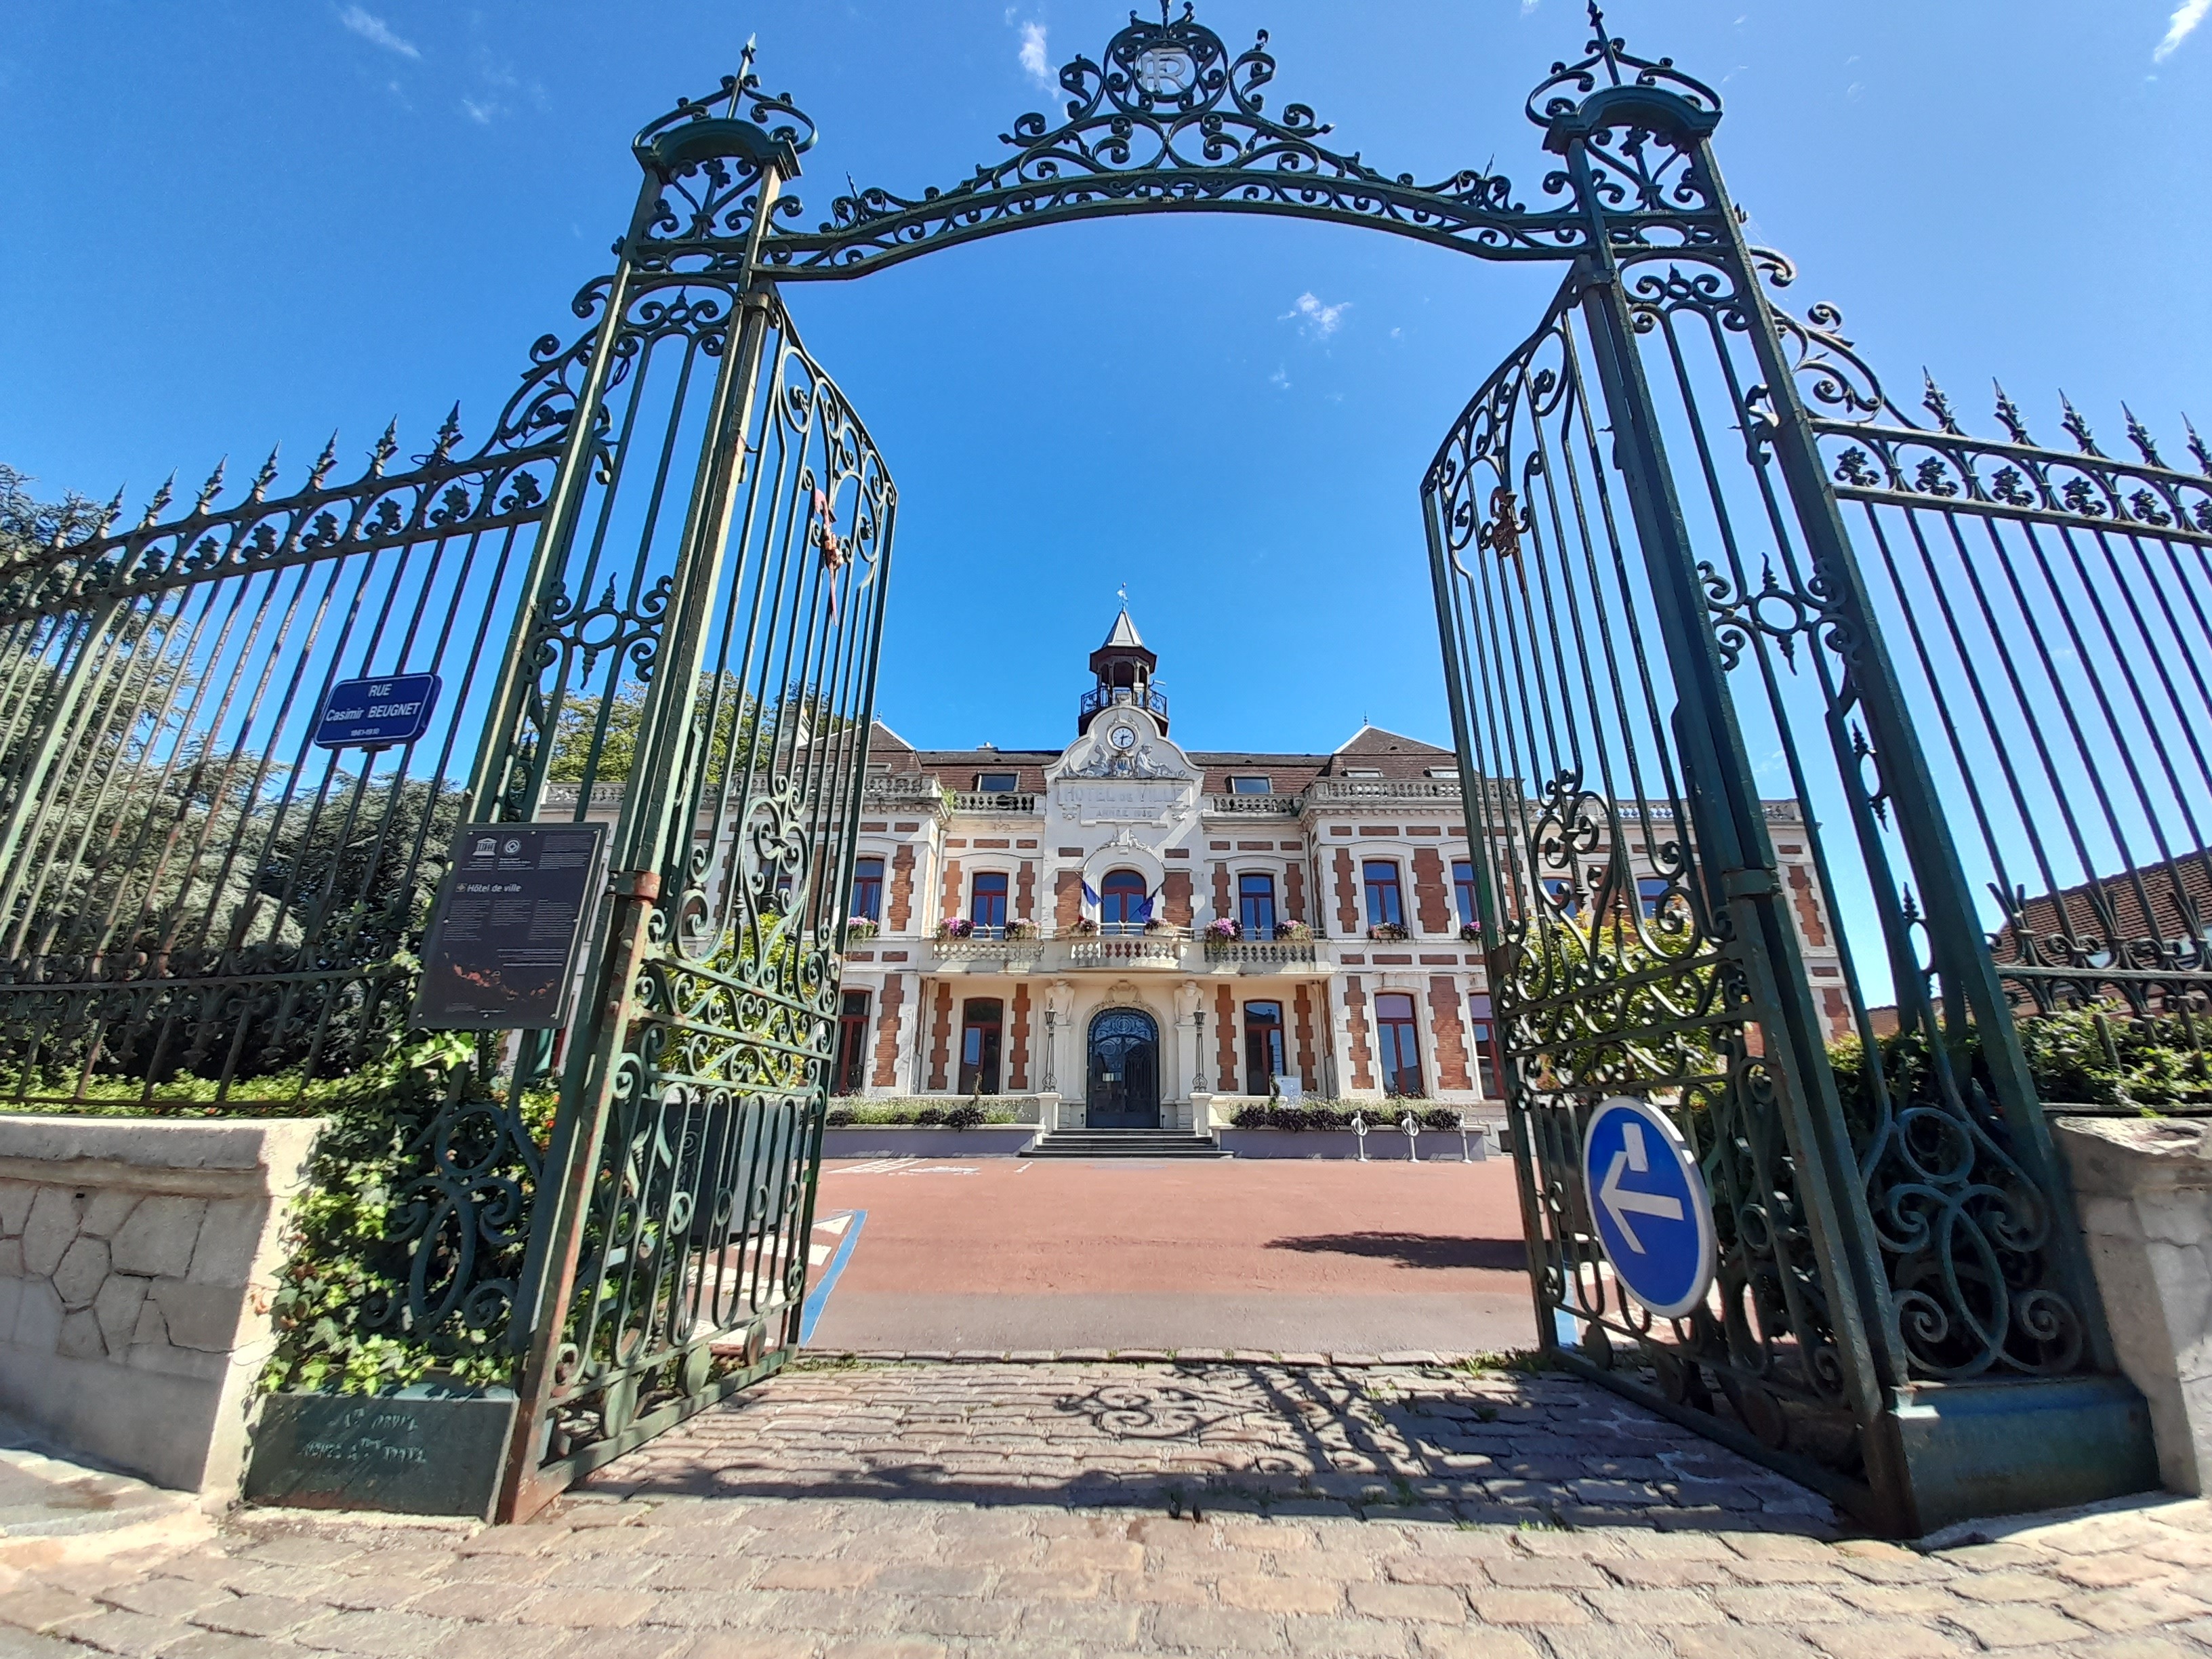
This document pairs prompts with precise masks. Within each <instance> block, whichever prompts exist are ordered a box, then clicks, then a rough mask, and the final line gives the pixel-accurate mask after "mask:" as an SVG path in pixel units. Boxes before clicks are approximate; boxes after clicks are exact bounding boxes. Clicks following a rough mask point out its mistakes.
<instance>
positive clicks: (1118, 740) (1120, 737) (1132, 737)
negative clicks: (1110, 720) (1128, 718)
mask: <svg viewBox="0 0 2212 1659" xmlns="http://www.w3.org/2000/svg"><path fill="white" fill-rule="evenodd" d="M1106 741H1107V742H1109V743H1110V744H1113V745H1114V746H1115V748H1116V749H1127V748H1130V747H1132V746H1133V745H1134V744H1135V743H1136V741H1137V728H1136V727H1135V726H1115V728H1114V729H1113V730H1112V731H1111V732H1108V733H1107V734H1106Z"/></svg>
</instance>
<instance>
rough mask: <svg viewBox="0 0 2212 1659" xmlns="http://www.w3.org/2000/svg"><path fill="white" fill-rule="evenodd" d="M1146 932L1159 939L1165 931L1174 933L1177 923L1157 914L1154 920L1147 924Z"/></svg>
mask: <svg viewBox="0 0 2212 1659" xmlns="http://www.w3.org/2000/svg"><path fill="white" fill-rule="evenodd" d="M1145 932H1146V934H1147V935H1148V936H1150V937H1152V938H1153V939H1158V937H1159V936H1160V935H1161V934H1163V933H1173V932H1175V924H1174V923H1173V922H1170V921H1162V920H1161V919H1160V918H1159V917H1158V916H1155V917H1153V918H1152V921H1148V922H1146V924H1145Z"/></svg>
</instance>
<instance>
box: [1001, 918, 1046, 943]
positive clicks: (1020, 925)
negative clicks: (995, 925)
mask: <svg viewBox="0 0 2212 1659" xmlns="http://www.w3.org/2000/svg"><path fill="white" fill-rule="evenodd" d="M1036 936H1037V925H1036V923H1035V922H1033V921H1010V922H1008V923H1007V924H1006V931H1005V932H1004V933H1001V934H1000V938H1001V939H1035V938H1036Z"/></svg>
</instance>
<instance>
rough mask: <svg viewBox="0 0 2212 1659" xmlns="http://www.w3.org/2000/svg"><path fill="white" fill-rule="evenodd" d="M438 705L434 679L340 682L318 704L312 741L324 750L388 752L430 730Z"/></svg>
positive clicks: (407, 676)
mask: <svg viewBox="0 0 2212 1659" xmlns="http://www.w3.org/2000/svg"><path fill="white" fill-rule="evenodd" d="M437 702H438V677H437V676H436V675H435V674H391V675H387V676H386V677H385V678H382V679H377V680H342V681H340V682H339V683H338V684H336V685H334V686H332V687H331V691H330V695H329V696H327V697H325V698H324V699H323V717H322V719H321V720H319V721H318V722H316V725H315V742H316V743H317V744H319V746H321V747H322V748H325V749H388V748H391V747H392V746H393V745H395V744H403V743H412V742H414V741H415V739H416V738H419V737H421V736H422V734H423V733H424V732H427V731H428V730H429V729H430V711H431V709H433V708H435V707H436V706H437Z"/></svg>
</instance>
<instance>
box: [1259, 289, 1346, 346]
mask: <svg viewBox="0 0 2212 1659" xmlns="http://www.w3.org/2000/svg"><path fill="white" fill-rule="evenodd" d="M1351 309H1352V301H1349V300H1343V301H1339V302H1338V303H1336V304H1335V305H1333V306H1325V305H1323V304H1322V302H1321V301H1319V300H1317V299H1316V298H1315V297H1314V295H1312V294H1311V293H1310V292H1308V293H1304V294H1301V295H1298V297H1297V300H1296V301H1293V302H1292V303H1291V308H1290V309H1289V310H1288V311H1286V312H1285V313H1283V314H1282V315H1281V316H1280V317H1279V318H1278V319H1276V320H1277V321H1279V322H1285V323H1287V322H1289V321H1290V320H1291V319H1292V318H1293V317H1295V318H1297V319H1298V325H1299V326H1300V327H1301V328H1303V329H1304V330H1305V331H1306V332H1307V333H1308V334H1309V335H1310V336H1312V337H1314V338H1315V339H1316V340H1326V339H1327V338H1328V337H1329V336H1330V335H1332V334H1334V333H1335V332H1336V331H1337V330H1338V329H1339V328H1340V327H1342V326H1343V325H1344V313H1346V312H1347V311H1349V310H1351Z"/></svg>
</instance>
